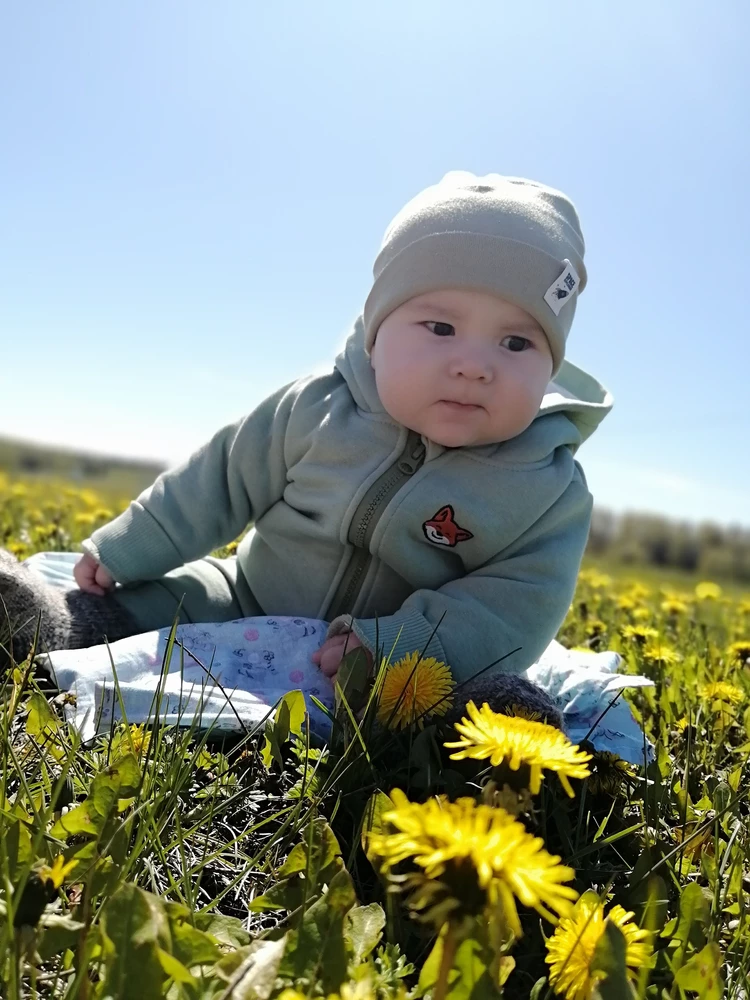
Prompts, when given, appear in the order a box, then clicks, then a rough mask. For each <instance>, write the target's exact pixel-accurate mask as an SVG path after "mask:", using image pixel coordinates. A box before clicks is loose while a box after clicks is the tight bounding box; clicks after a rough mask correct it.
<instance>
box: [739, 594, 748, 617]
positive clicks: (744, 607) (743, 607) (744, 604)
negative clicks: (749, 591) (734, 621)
mask: <svg viewBox="0 0 750 1000" xmlns="http://www.w3.org/2000/svg"><path fill="white" fill-rule="evenodd" d="M737 611H738V612H739V613H740V614H741V615H750V597H748V598H747V599H746V600H742V601H740V603H739V604H738V605H737Z"/></svg>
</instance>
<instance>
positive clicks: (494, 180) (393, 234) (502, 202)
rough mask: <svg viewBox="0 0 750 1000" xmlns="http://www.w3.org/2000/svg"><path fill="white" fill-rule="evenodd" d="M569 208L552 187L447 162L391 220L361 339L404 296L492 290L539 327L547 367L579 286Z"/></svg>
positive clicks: (579, 255)
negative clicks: (545, 341)
mask: <svg viewBox="0 0 750 1000" xmlns="http://www.w3.org/2000/svg"><path fill="white" fill-rule="evenodd" d="M584 252H585V244H584V241H583V234H582V233H581V225H580V222H579V220H578V213H577V212H576V210H575V207H574V205H573V203H572V202H571V200H570V199H569V198H568V197H567V196H566V195H564V194H563V193H562V192H561V191H557V190H555V189H554V188H550V187H547V186H546V185H544V184H539V183H537V182H536V181H530V180H525V179H524V178H522V177H503V176H502V175H500V174H487V175H485V176H484V177H478V176H477V175H476V174H472V173H471V172H470V171H468V170H451V171H450V172H449V173H447V174H446V175H445V177H443V179H442V180H441V181H440V182H439V183H438V184H433V185H432V186H430V187H428V188H425V189H424V191H421V192H420V193H419V194H418V195H417V196H416V197H415V198H412V200H411V201H409V202H408V203H407V204H406V205H405V206H404V207H403V208H402V209H401V211H400V212H399V213H398V215H397V216H396V217H395V219H393V221H392V222H391V224H390V225H389V226H388V228H387V229H386V232H385V236H384V237H383V243H382V246H381V248H380V252H379V254H378V256H377V259H376V261H375V265H374V267H373V276H374V278H375V281H374V283H373V286H372V288H371V290H370V294H369V295H368V296H367V301H366V302H365V308H364V326H365V347H366V350H367V351H368V352H369V351H370V350H371V348H372V345H373V344H374V342H375V335H376V333H377V331H378V327H379V326H380V324H381V323H382V322H383V320H384V319H385V318H386V316H387V315H388V314H389V313H391V312H393V310H394V309H396V308H398V306H400V305H403V303H404V302H406V301H407V300H408V299H411V298H413V297H414V296H416V295H422V294H423V293H424V292H429V291H433V290H434V289H438V288H472V289H478V290H480V291H488V292H493V293H494V294H496V295H499V296H501V297H502V298H504V299H507V300H508V301H509V302H512V303H513V304H514V305H517V306H520V307H521V308H522V309H525V310H526V312H528V313H530V314H531V315H532V316H533V317H534V319H536V320H537V322H538V323H539V324H540V325H541V326H542V329H543V330H544V332H545V333H546V334H547V339H548V340H549V344H550V348H551V349H552V358H553V370H552V375H553V376H554V375H556V374H557V372H558V370H559V368H560V365H561V364H562V360H563V357H564V356H565V341H566V340H567V336H568V332H569V330H570V326H571V323H572V322H573V316H574V315H575V311H576V299H577V297H578V295H580V293H581V292H582V291H583V289H584V288H585V287H586V280H587V275H586V268H585V266H584V263H583V255H584Z"/></svg>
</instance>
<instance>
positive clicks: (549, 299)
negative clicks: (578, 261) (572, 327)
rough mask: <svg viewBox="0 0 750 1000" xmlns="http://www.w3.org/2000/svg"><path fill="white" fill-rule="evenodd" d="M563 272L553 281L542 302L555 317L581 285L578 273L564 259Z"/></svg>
mask: <svg viewBox="0 0 750 1000" xmlns="http://www.w3.org/2000/svg"><path fill="white" fill-rule="evenodd" d="M563 264H565V270H564V271H563V272H562V274H561V275H560V277H559V278H558V279H557V280H556V281H553V282H552V284H551V285H550V286H549V288H548V289H547V291H546V292H545V293H544V301H545V302H546V303H547V305H548V306H549V307H550V309H551V310H552V312H553V313H554V314H555V316H559V315H560V310H561V309H562V307H563V306H564V305H565V303H566V302H570V300H571V299H572V298H573V295H574V293H575V291H576V289H577V288H578V286H579V285H580V283H581V279H580V278H579V277H578V272H577V271H576V269H575V268H574V267H573V265H572V264H571V263H570V261H569V260H568V258H567V257H566V258H565V260H564V261H563Z"/></svg>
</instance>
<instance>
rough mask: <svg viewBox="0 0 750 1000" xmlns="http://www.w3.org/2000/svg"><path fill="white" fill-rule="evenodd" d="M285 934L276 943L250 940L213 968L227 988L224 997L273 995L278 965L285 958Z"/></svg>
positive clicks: (239, 999) (251, 999) (261, 999)
mask: <svg viewBox="0 0 750 1000" xmlns="http://www.w3.org/2000/svg"><path fill="white" fill-rule="evenodd" d="M287 940H288V935H286V934H285V935H284V936H283V937H281V938H279V939H278V941H269V940H267V939H264V940H262V941H253V942H252V944H249V945H246V946H244V947H242V948H238V949H237V951H234V952H232V953H231V954H230V955H225V956H224V958H222V959H221V961H220V962H219V963H218V965H217V966H216V971H217V973H218V974H219V976H220V977H221V978H222V979H224V980H225V981H226V982H227V983H228V984H229V985H228V987H227V989H226V990H225V991H224V994H223V995H224V996H230V995H231V997H232V1000H268V997H270V995H271V993H272V992H273V988H274V985H275V983H276V978H277V976H278V974H279V966H280V965H281V960H282V959H283V957H284V951H285V950H286V946H287Z"/></svg>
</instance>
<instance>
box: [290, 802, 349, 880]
mask: <svg viewBox="0 0 750 1000" xmlns="http://www.w3.org/2000/svg"><path fill="white" fill-rule="evenodd" d="M340 855H341V848H340V847H339V842H338V840H336V835H335V834H334V832H333V830H332V829H331V828H330V826H329V825H328V823H327V822H326V820H325V819H323V818H322V817H318V818H317V819H315V820H313V822H312V823H309V824H308V825H307V826H306V827H305V829H304V830H303V832H302V843H301V844H296V845H295V846H294V848H292V850H291V852H290V854H289V857H288V858H287V859H286V861H285V862H284V864H283V865H282V866H281V868H280V869H279V870H278V872H277V873H276V874H277V876H278V878H286V877H287V876H289V875H293V874H295V873H296V872H302V871H303V872H305V873H306V875H307V877H308V878H309V879H311V880H313V884H314V885H316V884H317V882H316V881H315V880H316V879H317V875H318V873H320V872H322V871H323V869H325V868H327V867H328V865H330V864H331V862H332V861H333V860H334V858H337V857H339V856H340Z"/></svg>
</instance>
